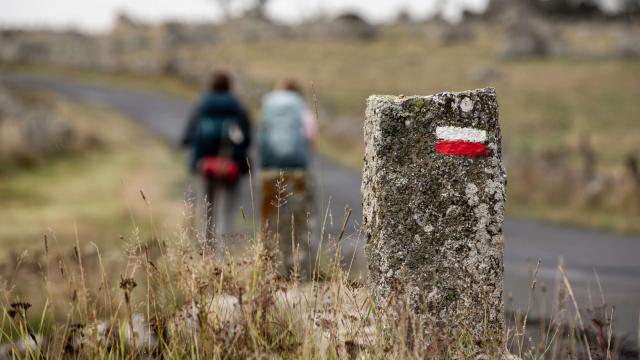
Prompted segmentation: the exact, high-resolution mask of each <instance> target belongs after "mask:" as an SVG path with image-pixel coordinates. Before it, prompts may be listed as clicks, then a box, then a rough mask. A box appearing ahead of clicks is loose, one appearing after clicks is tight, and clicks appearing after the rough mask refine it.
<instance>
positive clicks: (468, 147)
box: [436, 141, 489, 157]
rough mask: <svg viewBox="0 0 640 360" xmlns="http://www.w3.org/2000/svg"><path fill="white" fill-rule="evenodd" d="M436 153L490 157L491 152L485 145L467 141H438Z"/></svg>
mask: <svg viewBox="0 0 640 360" xmlns="http://www.w3.org/2000/svg"><path fill="white" fill-rule="evenodd" d="M436 151H437V152H439V153H441V154H446V155H460V156H469V157H482V156H487V155H489V150H488V149H487V147H486V146H485V145H484V144H483V143H477V142H467V141H438V142H437V143H436Z"/></svg>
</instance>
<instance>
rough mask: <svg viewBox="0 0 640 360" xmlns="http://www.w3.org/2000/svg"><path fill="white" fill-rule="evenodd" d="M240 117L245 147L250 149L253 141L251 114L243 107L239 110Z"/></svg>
mask: <svg viewBox="0 0 640 360" xmlns="http://www.w3.org/2000/svg"><path fill="white" fill-rule="evenodd" d="M238 115H239V119H240V128H241V130H242V133H243V135H244V146H245V147H247V148H248V147H249V146H251V141H252V140H253V139H252V135H253V134H251V120H250V119H249V114H248V113H247V111H246V110H245V109H244V108H242V107H241V108H240V109H239V114H238Z"/></svg>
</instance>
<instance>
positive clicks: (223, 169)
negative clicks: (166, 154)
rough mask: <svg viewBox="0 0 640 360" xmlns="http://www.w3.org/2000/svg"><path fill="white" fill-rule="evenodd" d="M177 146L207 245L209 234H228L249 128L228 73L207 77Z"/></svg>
mask: <svg viewBox="0 0 640 360" xmlns="http://www.w3.org/2000/svg"><path fill="white" fill-rule="evenodd" d="M183 144H184V145H185V146H188V147H190V149H191V158H190V170H191V173H192V174H193V175H194V178H195V184H194V186H195V189H194V191H195V193H196V196H195V199H194V200H195V210H196V216H197V217H198V219H204V220H205V221H204V226H205V229H204V234H205V236H206V240H207V242H212V241H213V238H214V235H223V234H229V233H230V232H231V231H233V230H234V219H235V215H237V214H236V208H235V206H236V202H237V193H238V182H239V180H240V177H241V175H243V174H245V173H247V171H248V169H249V165H248V157H247V156H248V154H247V151H248V148H249V146H250V145H251V125H250V122H249V117H248V115H247V112H246V111H245V109H244V107H243V106H242V104H240V102H239V101H238V99H237V98H236V97H235V96H234V95H233V94H232V93H231V77H230V75H229V74H228V73H226V72H224V71H216V72H215V73H214V74H213V75H212V77H211V81H210V83H209V88H208V89H207V91H206V92H205V94H204V95H203V96H202V98H201V99H200V101H199V103H198V104H197V106H196V108H195V110H194V111H193V114H192V115H191V117H190V119H189V123H188V125H187V128H186V131H185V135H184V138H183ZM201 223H203V222H202V221H196V224H201ZM199 230H202V227H200V229H199Z"/></svg>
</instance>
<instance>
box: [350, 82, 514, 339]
mask: <svg viewBox="0 0 640 360" xmlns="http://www.w3.org/2000/svg"><path fill="white" fill-rule="evenodd" d="M366 115H367V118H366V122H365V130H364V134H365V162H364V174H363V183H362V193H363V198H364V200H363V201H364V204H363V206H364V228H365V234H366V239H367V244H366V253H367V258H368V261H369V283H370V286H371V288H372V290H373V293H374V297H375V299H376V301H377V302H378V303H379V304H380V305H381V306H383V305H384V304H386V302H387V300H389V299H390V297H391V296H392V295H394V294H393V293H394V291H400V292H401V293H402V294H403V295H406V296H407V297H408V299H409V302H410V306H411V308H412V309H413V310H414V311H415V313H416V314H417V315H418V317H419V319H420V320H421V321H422V324H423V325H424V326H425V330H426V331H427V332H428V331H429V329H433V328H434V327H435V328H438V329H440V330H444V331H449V330H454V331H464V332H467V333H469V334H470V335H472V336H473V337H476V338H481V339H486V337H487V335H491V336H492V337H494V338H495V339H498V340H497V341H498V342H499V343H500V344H502V342H503V341H504V340H502V338H503V333H504V315H503V300H502V286H503V272H504V265H503V236H502V222H503V219H504V201H505V183H506V175H505V171H504V168H503V166H502V162H501V154H500V152H501V144H500V141H501V136H500V127H499V126H498V104H497V100H496V94H495V90H494V89H492V88H486V89H481V90H475V91H466V92H461V93H441V94H436V95H432V96H426V97H423V96H407V97H405V96H371V97H369V99H368V101H367V114H366ZM398 286H399V287H398ZM394 289H395V290H394ZM397 289H400V290H397ZM487 331H488V332H489V333H487Z"/></svg>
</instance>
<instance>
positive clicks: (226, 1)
mask: <svg viewBox="0 0 640 360" xmlns="http://www.w3.org/2000/svg"><path fill="white" fill-rule="evenodd" d="M233 1H234V0H213V2H215V3H216V5H218V8H220V11H222V16H223V18H224V21H227V20H229V19H230V18H231V3H232V2H233Z"/></svg>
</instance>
